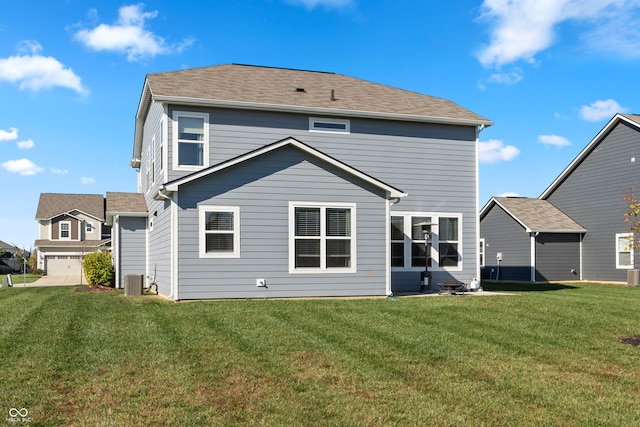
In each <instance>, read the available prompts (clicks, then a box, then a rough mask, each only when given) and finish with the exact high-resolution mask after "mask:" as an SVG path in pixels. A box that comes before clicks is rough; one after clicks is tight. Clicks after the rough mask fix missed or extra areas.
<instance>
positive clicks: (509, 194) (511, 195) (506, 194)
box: [496, 191, 522, 197]
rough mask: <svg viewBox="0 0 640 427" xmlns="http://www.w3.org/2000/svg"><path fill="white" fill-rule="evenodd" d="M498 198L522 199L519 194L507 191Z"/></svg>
mask: <svg viewBox="0 0 640 427" xmlns="http://www.w3.org/2000/svg"><path fill="white" fill-rule="evenodd" d="M496 197H522V196H520V194H518V193H514V192H513V191H507V192H506V193H502V194H499V195H497V196H496Z"/></svg>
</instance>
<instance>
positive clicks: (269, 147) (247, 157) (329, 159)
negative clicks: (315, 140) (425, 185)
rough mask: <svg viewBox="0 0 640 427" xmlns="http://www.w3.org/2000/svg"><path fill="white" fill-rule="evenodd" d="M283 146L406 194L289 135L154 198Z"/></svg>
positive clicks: (392, 193) (395, 195)
mask: <svg viewBox="0 0 640 427" xmlns="http://www.w3.org/2000/svg"><path fill="white" fill-rule="evenodd" d="M285 146H292V147H295V148H297V149H299V150H302V151H304V152H305V153H307V154H309V155H310V156H313V157H315V158H317V159H320V160H322V161H325V162H327V163H329V164H331V165H332V166H335V167H337V168H339V169H341V170H343V171H344V172H346V173H348V174H350V175H352V176H354V177H356V178H358V179H361V180H363V181H365V182H367V183H369V184H371V185H373V186H375V187H377V188H380V189H381V190H384V191H385V192H386V194H387V198H388V199H400V198H403V197H406V196H407V193H405V192H404V191H402V190H399V189H397V188H395V187H393V186H391V185H389V184H386V183H384V182H382V181H380V180H378V179H376V178H374V177H372V176H370V175H367V174H366V173H364V172H362V171H359V170H358V169H356V168H353V167H351V166H349V165H347V164H346V163H343V162H341V161H339V160H337V159H335V158H333V157H331V156H329V155H327V154H324V153H323V152H321V151H318V150H316V149H315V148H313V147H311V146H309V145H307V144H305V143H303V142H301V141H298V140H297V139H295V138H292V137H289V138H285V139H283V140H281V141H278V142H275V143H273V144H269V145H266V146H264V147H262V148H259V149H257V150H254V151H251V152H249V153H246V154H244V155H241V156H238V157H236V158H233V159H230V160H228V161H226V162H223V163H219V164H217V165H214V166H211V167H208V168H206V169H203V170H201V171H198V172H194V173H192V174H190V175H187V176H184V177H182V178H179V179H176V180H174V181H171V182H168V183H167V184H165V185H163V186H161V187H158V189H157V190H156V191H155V192H154V194H153V196H154V198H156V199H159V198H168V197H171V194H172V193H174V192H177V191H178V188H179V187H180V186H181V185H184V184H187V183H189V182H192V181H195V180H197V179H200V178H203V177H205V176H209V175H212V174H215V173H217V172H220V171H222V170H224V169H228V168H230V167H233V166H235V165H238V164H240V163H243V162H246V161H248V160H250V159H254V158H256V157H259V156H261V155H263V154H266V153H269V152H272V151H275V150H278V149H280V148H283V147H285Z"/></svg>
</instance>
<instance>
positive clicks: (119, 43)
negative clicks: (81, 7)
mask: <svg viewBox="0 0 640 427" xmlns="http://www.w3.org/2000/svg"><path fill="white" fill-rule="evenodd" d="M143 8H144V5H143V4H135V5H130V6H123V7H121V8H120V9H119V11H118V20H117V21H116V22H115V23H114V24H113V25H107V24H100V25H98V26H97V27H95V28H93V29H90V30H88V29H82V30H80V31H78V32H77V33H76V34H75V39H76V40H78V41H80V42H81V43H83V44H85V45H86V46H88V47H90V48H91V49H93V50H97V51H102V50H105V51H111V52H121V53H126V54H127V59H128V60H129V61H136V60H139V59H142V58H146V57H150V56H156V55H160V54H166V53H171V52H181V51H182V50H183V49H184V48H185V47H187V46H189V45H191V44H192V43H193V39H188V40H185V41H184V42H183V43H182V44H180V45H174V46H169V45H167V43H166V42H165V40H164V39H163V38H162V37H160V36H157V35H155V34H154V33H152V32H151V31H149V30H147V29H145V21H146V20H148V19H153V18H155V17H156V16H158V11H156V10H154V11H152V12H144V11H143Z"/></svg>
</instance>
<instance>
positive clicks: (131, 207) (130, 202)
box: [106, 191, 147, 225]
mask: <svg viewBox="0 0 640 427" xmlns="http://www.w3.org/2000/svg"><path fill="white" fill-rule="evenodd" d="M114 215H121V216H145V217H146V216H147V202H146V201H145V199H144V195H142V194H141V193H117V192H110V191H107V212H106V217H107V221H106V223H107V225H111V224H112V223H113V216H114Z"/></svg>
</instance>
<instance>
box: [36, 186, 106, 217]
mask: <svg viewBox="0 0 640 427" xmlns="http://www.w3.org/2000/svg"><path fill="white" fill-rule="evenodd" d="M73 211H80V212H83V213H85V214H87V215H89V216H92V217H94V218H96V219H98V220H100V221H104V197H103V196H102V195H101V194H64V193H41V194H40V201H39V202H38V209H37V210H36V219H37V220H47V219H51V218H54V217H56V216H58V215H60V214H64V213H69V212H73Z"/></svg>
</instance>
